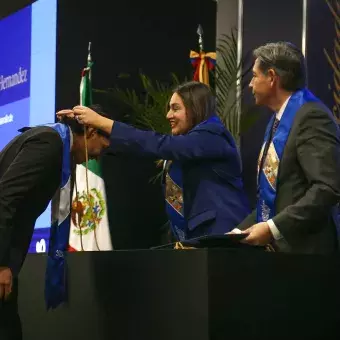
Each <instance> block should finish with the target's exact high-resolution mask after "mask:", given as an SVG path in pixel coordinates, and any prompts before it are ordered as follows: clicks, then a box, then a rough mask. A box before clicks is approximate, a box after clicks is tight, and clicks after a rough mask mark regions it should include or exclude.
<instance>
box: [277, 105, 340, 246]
mask: <svg viewBox="0 0 340 340" xmlns="http://www.w3.org/2000/svg"><path fill="white" fill-rule="evenodd" d="M296 148H297V155H298V161H299V164H300V165H301V167H302V169H303V171H304V173H305V176H306V178H307V180H308V183H309V189H308V190H307V191H306V193H305V195H304V196H303V197H302V198H301V199H300V200H299V201H298V202H297V203H296V204H293V205H290V206H288V207H287V208H286V209H284V210H283V211H281V212H280V213H279V214H277V215H276V216H275V217H274V218H273V222H274V223H275V225H276V227H277V228H278V229H279V231H280V232H281V234H282V235H283V237H284V238H286V239H287V241H288V242H289V239H290V238H292V239H294V238H295V236H296V235H303V234H304V233H308V232H309V228H310V227H311V225H313V224H314V223H313V220H314V219H319V218H320V216H323V217H324V218H325V219H326V218H327V216H328V215H329V212H330V210H331V207H332V206H334V205H335V204H337V203H338V202H339V200H340V140H339V129H338V127H337V125H336V123H335V121H334V120H333V119H332V117H331V116H330V114H328V113H327V112H326V111H322V110H314V111H312V112H308V113H306V114H305V117H304V118H303V120H302V121H301V123H300V130H299V134H298V136H297V140H296ZM325 223H327V221H326V220H325Z"/></svg>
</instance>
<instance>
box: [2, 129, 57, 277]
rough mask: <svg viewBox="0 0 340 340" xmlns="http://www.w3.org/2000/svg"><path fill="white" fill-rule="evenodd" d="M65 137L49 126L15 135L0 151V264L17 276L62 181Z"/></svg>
mask: <svg viewBox="0 0 340 340" xmlns="http://www.w3.org/2000/svg"><path fill="white" fill-rule="evenodd" d="M62 153H63V149H62V140H61V138H60V137H59V134H58V133H57V132H56V131H55V130H53V129H52V128H49V127H36V128H33V129H31V130H28V131H26V132H25V133H23V134H21V135H19V136H17V137H16V138H14V139H13V140H12V141H11V142H10V143H9V144H8V145H7V146H6V147H5V148H4V149H3V150H2V152H1V153H0V266H6V267H10V268H11V269H12V272H13V275H14V276H16V275H17V274H18V273H19V271H20V268H21V266H22V263H23V261H24V259H25V257H26V253H27V250H28V247H29V244H30V241H31V238H32V233H33V229H34V224H35V221H36V219H37V218H38V217H39V215H40V214H41V213H43V212H44V210H45V209H46V207H47V205H48V203H49V201H50V200H51V198H52V197H53V195H54V193H55V192H56V190H57V189H58V186H59V185H60V181H61V168H62Z"/></svg>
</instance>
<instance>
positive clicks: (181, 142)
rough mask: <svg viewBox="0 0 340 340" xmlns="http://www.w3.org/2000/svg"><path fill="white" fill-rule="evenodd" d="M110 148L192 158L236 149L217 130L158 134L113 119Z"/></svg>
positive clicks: (224, 154) (136, 153)
mask: <svg viewBox="0 0 340 340" xmlns="http://www.w3.org/2000/svg"><path fill="white" fill-rule="evenodd" d="M110 148H111V150H112V151H113V152H123V153H125V154H130V155H134V156H143V157H150V158H154V159H169V160H182V161H185V160H192V159H199V158H206V157H209V158H224V157H228V155H231V154H234V153H235V148H234V147H233V146H232V145H231V144H230V143H228V142H227V140H226V138H224V137H222V136H221V135H220V134H217V133H214V132H211V131H209V130H204V129H202V130H194V131H192V132H189V133H188V134H186V135H179V136H170V135H161V134H158V133H155V132H153V131H143V130H139V129H136V128H134V127H132V126H129V125H127V124H124V123H120V122H115V123H114V125H113V128H112V132H111V144H110Z"/></svg>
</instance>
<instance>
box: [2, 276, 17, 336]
mask: <svg viewBox="0 0 340 340" xmlns="http://www.w3.org/2000/svg"><path fill="white" fill-rule="evenodd" d="M0 339H1V340H22V331H21V322H20V317H19V314H18V280H17V279H15V280H14V282H13V289H12V293H11V295H10V296H9V298H8V300H6V301H1V300H0Z"/></svg>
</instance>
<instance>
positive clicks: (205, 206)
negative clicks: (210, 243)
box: [110, 121, 250, 238]
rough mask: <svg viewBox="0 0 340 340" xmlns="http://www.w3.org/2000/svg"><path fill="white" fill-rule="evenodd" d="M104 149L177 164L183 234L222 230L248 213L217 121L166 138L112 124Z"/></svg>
mask: <svg viewBox="0 0 340 340" xmlns="http://www.w3.org/2000/svg"><path fill="white" fill-rule="evenodd" d="M110 148H111V150H112V151H113V152H115V153H124V154H127V155H130V156H133V157H136V156H137V157H148V158H151V159H155V160H157V159H166V160H173V161H179V162H180V163H181V166H182V174H183V198H184V217H185V219H186V220H187V223H188V230H187V237H188V238H192V237H196V236H201V235H207V234H223V233H225V232H227V231H230V230H231V229H232V228H233V227H234V226H235V225H237V224H238V223H240V222H241V221H242V220H243V219H244V218H245V217H246V216H247V214H248V213H249V212H250V211H249V208H248V202H247V199H246V196H245V193H244V190H243V183H242V180H241V166H240V160H239V156H238V152H237V148H236V146H235V143H234V141H233V138H232V136H231V135H230V133H229V132H228V131H227V130H226V129H225V128H224V126H223V124H222V123H220V124H219V123H212V122H209V121H207V122H206V123H202V124H199V125H198V126H196V127H195V128H193V129H192V130H191V131H189V133H188V134H186V135H180V136H169V135H160V134H157V133H154V132H152V131H142V130H138V129H135V128H133V127H131V126H129V125H126V124H124V123H120V122H115V123H114V126H113V129H112V133H111V144H110ZM136 170H137V171H138V169H136Z"/></svg>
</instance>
